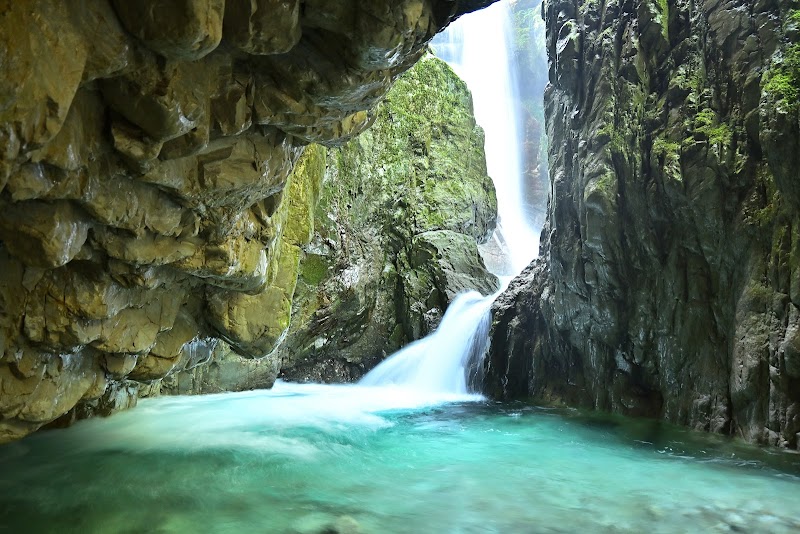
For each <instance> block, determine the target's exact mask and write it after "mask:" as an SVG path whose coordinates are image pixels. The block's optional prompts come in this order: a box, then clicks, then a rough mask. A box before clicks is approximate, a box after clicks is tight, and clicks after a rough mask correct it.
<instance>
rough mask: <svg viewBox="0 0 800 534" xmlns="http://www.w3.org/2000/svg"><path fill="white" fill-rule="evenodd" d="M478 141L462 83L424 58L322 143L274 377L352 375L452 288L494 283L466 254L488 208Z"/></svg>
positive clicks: (481, 232) (397, 341) (419, 326)
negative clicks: (353, 125)
mask: <svg viewBox="0 0 800 534" xmlns="http://www.w3.org/2000/svg"><path fill="white" fill-rule="evenodd" d="M483 142H484V139H483V132H482V130H481V129H480V128H479V127H478V126H477V125H476V124H475V119H474V117H473V115H472V100H471V96H470V93H469V91H468V90H467V87H466V85H465V84H464V82H463V81H461V80H460V79H459V78H458V77H457V76H456V75H455V73H453V71H452V70H451V69H450V67H448V66H447V64H446V63H444V62H443V61H440V60H438V59H436V58H434V57H432V56H427V57H424V58H423V59H422V60H421V61H420V62H419V63H418V64H417V65H416V66H415V67H414V68H412V69H411V70H409V71H408V72H407V73H406V74H404V75H403V76H401V77H400V78H399V79H398V80H397V82H396V84H395V86H394V87H393V88H392V90H391V91H390V92H389V94H388V95H387V97H386V100H385V101H384V103H383V104H381V105H380V106H379V107H378V109H377V117H376V120H375V123H374V124H373V126H372V127H371V128H370V129H369V130H368V131H367V132H365V133H364V134H362V135H361V136H359V137H358V138H357V139H355V140H353V141H351V142H349V143H347V144H346V145H344V146H343V147H341V148H338V149H330V150H329V151H328V156H327V169H326V171H325V181H324V184H323V187H322V192H321V195H320V202H319V205H318V207H317V210H316V212H315V216H314V218H315V228H314V236H313V238H312V241H311V243H310V245H308V246H307V247H305V254H304V258H303V260H302V262H301V265H300V273H301V275H300V280H299V283H298V292H297V296H296V298H295V306H294V312H293V316H292V325H291V327H290V331H289V335H288V337H287V340H286V343H285V346H284V347H282V348H281V349H280V354H281V356H282V357H283V360H284V368H283V373H284V376H286V377H289V378H292V379H300V380H305V379H313V380H339V381H341V380H345V381H347V380H353V379H355V378H358V377H359V376H360V375H361V374H362V373H363V372H364V371H365V370H368V368H369V367H371V366H372V365H374V364H375V363H377V361H379V360H380V359H381V358H383V357H385V356H386V355H388V354H390V353H391V352H393V351H395V350H396V349H398V348H399V347H401V346H402V345H404V344H405V343H407V342H409V341H411V340H414V339H418V338H419V337H421V336H423V335H425V334H426V333H427V332H428V331H429V330H430V329H431V328H432V327H433V326H435V325H436V323H437V322H438V319H439V318H440V317H441V314H442V312H443V310H444V309H445V308H446V306H447V304H448V302H449V300H450V299H451V298H452V297H453V296H454V295H455V294H456V293H457V292H459V291H463V290H465V289H478V290H481V291H483V292H484V293H486V292H491V291H493V290H494V288H495V284H496V280H495V278H494V277H493V276H492V275H490V274H489V273H487V272H486V270H485V268H484V267H483V263H482V261H481V259H480V257H479V255H478V253H477V243H479V242H483V241H485V240H486V239H488V237H489V236H490V235H491V233H492V231H493V229H494V222H495V217H496V200H495V196H494V188H493V185H492V182H491V180H490V179H489V177H488V176H487V175H486V162H485V156H484V152H483Z"/></svg>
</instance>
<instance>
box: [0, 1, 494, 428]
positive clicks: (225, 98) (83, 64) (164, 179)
mask: <svg viewBox="0 0 800 534" xmlns="http://www.w3.org/2000/svg"><path fill="white" fill-rule="evenodd" d="M490 2H491V0H472V1H457V0H456V1H453V0H396V1H391V0H385V1H370V2H357V1H355V0H338V1H331V0H324V1H323V0H305V1H301V0H258V1H250V0H247V1H245V0H227V1H225V0H176V1H165V0H131V1H122V0H119V1H118V0H113V1H108V0H81V1H75V2H61V1H57V0H34V1H30V2H18V1H12V0H3V1H0V147H2V150H1V151H0V273H2V278H0V351H1V352H2V359H0V442H2V441H7V440H10V439H14V438H17V437H20V436H22V435H24V434H26V433H28V432H30V431H32V430H34V429H36V428H38V427H40V426H41V425H43V424H45V423H47V422H49V421H51V420H53V419H54V418H56V417H58V416H60V415H61V414H63V413H65V412H67V411H68V410H70V409H71V408H73V406H75V405H76V404H77V403H79V401H82V402H83V405H84V406H88V405H90V404H93V405H96V406H97V407H98V409H99V410H101V411H108V410H112V409H114V407H119V406H123V405H125V404H127V403H130V402H131V398H132V397H133V396H135V392H136V390H137V388H138V387H139V386H138V385H137V384H138V383H139V382H129V381H126V380H130V379H133V380H135V381H144V382H151V381H153V380H158V379H159V378H160V377H163V376H165V375H167V374H170V373H174V372H176V370H180V369H184V368H197V367H198V366H199V365H201V364H202V363H203V362H204V361H208V359H209V358H210V357H211V356H210V354H217V352H218V350H219V349H218V346H217V344H216V343H217V342H215V341H214V340H223V341H224V343H225V346H228V347H230V349H232V350H233V351H234V352H235V354H236V355H238V356H237V357H241V358H261V357H263V356H265V355H267V354H269V353H270V352H271V351H272V350H273V349H274V347H275V345H276V344H277V343H278V341H279V340H280V339H281V338H282V336H283V334H284V332H285V331H286V328H287V326H288V322H289V314H290V309H291V300H292V295H293V292H294V281H295V278H296V267H297V262H298V259H299V246H300V245H301V244H302V243H301V242H300V241H299V240H298V238H297V235H298V234H292V233H291V232H287V231H286V227H287V223H286V221H288V220H292V219H293V218H294V215H292V214H290V211H292V208H291V206H288V205H287V202H286V197H287V196H288V195H287V194H286V187H287V180H288V177H289V175H290V173H291V170H292V167H293V165H294V163H295V162H296V160H297V158H298V157H299V156H300V154H301V153H302V151H303V146H304V145H305V144H307V143H309V142H319V143H325V144H338V143H341V142H343V141H345V140H347V139H349V138H351V137H353V136H355V135H356V134H358V133H360V132H361V131H363V130H364V129H365V128H366V127H367V126H369V124H370V122H371V119H372V116H371V112H370V110H371V109H372V108H373V106H374V105H375V104H377V103H378V102H379V101H380V100H381V99H382V98H383V95H384V93H385V92H386V91H387V90H388V88H389V87H390V86H391V84H392V82H393V80H394V79H395V78H396V77H397V76H398V75H399V74H400V73H401V72H403V71H404V70H406V69H407V68H408V67H410V66H411V65H412V64H413V63H414V62H415V61H416V60H417V59H418V58H419V57H420V56H421V54H422V53H423V51H424V47H425V44H426V43H427V41H428V40H429V39H430V38H431V37H432V36H433V34H434V33H436V32H437V31H438V30H439V29H441V28H442V27H444V26H445V25H446V24H447V23H448V22H449V21H450V20H451V19H452V18H453V17H455V16H458V15H460V14H461V13H464V12H467V11H470V10H473V9H477V8H479V7H482V5H485V4H487V3H490ZM309 187H312V186H309ZM312 189H313V187H312ZM309 209H310V208H309V207H306V208H305V212H308V211H309ZM300 211H301V212H302V211H303V210H302V209H301V210H300ZM219 343H222V341H220V342H219ZM212 345H213V346H212ZM215 351H217V352H215ZM223 352H225V351H223ZM226 353H228V354H229V353H230V351H229V350H228V351H227V352H226ZM220 358H221V359H222V360H224V359H225V358H226V357H224V356H219V358H218V360H219V359H220ZM220 361H221V360H220ZM223 374H224V373H223ZM196 378H197V377H196ZM198 380H199V382H192V383H187V384H184V388H189V389H192V388H195V386H194V385H192V384H196V383H202V380H201V379H199V378H198ZM178 389H179V390H180V389H181V388H178ZM195 389H202V387H200V386H197V387H196V388H195Z"/></svg>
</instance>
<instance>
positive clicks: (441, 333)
mask: <svg viewBox="0 0 800 534" xmlns="http://www.w3.org/2000/svg"><path fill="white" fill-rule="evenodd" d="M512 32H513V27H512V25H511V16H510V11H509V7H508V2H507V0H501V1H500V2H497V3H495V4H493V5H491V6H489V7H488V8H485V9H482V10H480V11H478V12H476V13H472V14H470V15H465V16H463V17H462V18H460V19H459V20H457V21H456V22H455V23H453V24H452V25H450V26H449V27H448V29H447V30H446V31H445V32H444V33H443V34H442V35H440V36H438V37H437V38H436V39H435V40H434V43H433V47H434V50H435V51H436V53H437V55H438V56H439V57H440V58H442V59H443V60H445V61H446V62H447V63H448V64H450V66H451V67H452V68H453V70H455V71H456V73H457V74H458V75H459V76H460V77H461V78H462V79H463V80H464V81H465V82H466V83H467V86H468V87H469V88H470V91H471V92H472V96H473V107H474V113H475V119H476V121H477V122H478V124H479V125H480V126H481V127H483V129H484V132H485V136H486V141H485V151H486V166H487V170H488V173H489V176H491V177H492V179H493V181H494V185H495V190H496V191H497V204H498V225H497V226H498V227H497V229H496V230H495V233H494V235H493V236H492V239H493V240H494V241H495V242H496V244H497V245H498V248H499V249H500V250H502V252H503V253H504V255H505V256H506V258H505V260H506V263H507V268H506V269H505V272H502V273H498V274H512V275H515V274H517V273H519V272H521V271H522V269H524V268H525V266H527V265H528V263H530V261H531V260H532V259H533V258H534V257H535V256H536V255H537V253H538V250H539V236H538V232H537V231H536V230H535V229H534V228H533V225H532V224H531V220H532V217H531V216H530V215H529V214H527V213H526V209H525V206H524V198H525V195H524V191H523V187H524V177H523V173H522V161H521V160H522V157H521V150H522V135H521V128H520V125H519V116H520V113H519V110H518V109H516V107H515V106H516V105H517V103H518V102H519V98H518V95H517V94H516V91H517V83H516V80H515V79H514V69H513V68H512V67H513V65H512V58H511V56H510V50H511V49H512V48H511V44H510V40H511V37H512ZM508 279H510V278H507V279H506V280H504V284H503V286H504V287H505V285H506V284H507V282H508ZM499 293H500V292H498V293H495V294H494V295H490V296H488V297H483V296H481V295H480V294H479V293H477V292H474V291H473V292H469V293H464V294H462V295H459V296H458V297H457V298H456V299H455V300H454V301H453V302H452V303H451V304H450V306H449V307H448V309H447V313H445V316H444V318H443V319H442V323H441V324H440V325H439V327H438V328H437V329H436V331H435V332H434V333H433V334H431V335H429V336H428V337H426V338H424V339H420V340H419V341H416V342H414V343H412V344H410V345H408V346H407V347H405V348H404V349H402V350H400V351H399V352H397V353H396V354H394V355H393V356H392V357H390V358H389V359H387V360H386V361H384V362H382V363H381V364H380V365H378V366H377V367H376V368H375V369H373V370H372V371H371V372H370V373H369V374H367V375H366V376H365V377H364V378H363V379H362V380H361V381H360V382H359V384H360V385H364V386H387V385H395V386H402V387H405V388H408V389H411V390H414V391H420V392H429V393H453V394H464V393H467V392H469V391H470V388H473V389H474V388H475V386H476V385H477V384H476V383H477V381H478V380H477V378H478V376H477V374H478V373H479V371H480V370H482V368H483V356H484V354H485V353H486V350H487V349H488V335H489V327H490V324H491V306H492V303H493V302H494V300H495V298H496V297H497V295H498V294H499Z"/></svg>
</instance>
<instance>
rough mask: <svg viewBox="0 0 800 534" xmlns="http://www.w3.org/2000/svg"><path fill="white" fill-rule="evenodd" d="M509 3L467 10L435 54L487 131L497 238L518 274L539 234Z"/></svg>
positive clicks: (504, 0) (439, 41) (535, 250)
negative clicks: (529, 201)
mask: <svg viewBox="0 0 800 534" xmlns="http://www.w3.org/2000/svg"><path fill="white" fill-rule="evenodd" d="M512 37H513V26H512V24H511V15H510V8H509V3H508V1H507V0H501V1H500V2H497V3H495V4H492V5H491V6H489V7H487V8H486V9H483V10H481V11H480V12H477V13H474V14H472V15H465V16H463V17H461V18H460V19H458V20H457V21H456V22H454V23H453V24H451V25H450V26H449V27H448V28H447V30H445V31H444V32H443V33H442V34H440V35H439V36H437V38H436V39H434V41H433V48H434V50H435V52H436V54H437V55H438V56H439V57H441V58H442V59H444V60H445V61H446V62H447V63H449V64H450V66H451V67H453V70H455V71H456V73H457V74H458V75H459V76H460V77H461V78H462V79H463V80H464V81H465V82H466V83H467V86H468V87H469V88H470V90H471V91H472V95H473V105H474V110H475V118H476V120H477V122H478V124H479V125H480V126H481V127H483V129H484V131H485V133H486V166H487V169H488V172H489V176H491V177H492V179H493V180H494V185H495V190H496V191H497V206H498V225H497V230H496V231H495V235H494V236H493V239H495V240H497V242H498V243H499V244H500V245H501V246H502V248H503V249H504V251H505V253H506V256H507V261H508V264H509V267H510V269H508V272H506V273H503V274H512V275H513V274H517V273H519V272H520V271H522V269H524V268H525V266H526V265H527V264H528V263H530V261H531V260H532V259H533V258H534V257H536V255H537V254H538V250H539V235H538V231H537V229H535V228H534V227H533V225H532V217H531V216H530V214H528V213H526V209H525V203H524V198H525V194H524V190H523V187H524V177H523V171H522V161H521V160H522V157H521V155H522V145H523V141H522V139H523V136H522V128H521V125H520V120H519V117H520V113H519V112H518V110H517V109H516V107H515V106H517V105H518V102H519V98H518V95H517V93H518V84H517V81H516V79H515V74H514V68H513V57H512V54H511V52H510V51H511V50H512V46H511V40H512Z"/></svg>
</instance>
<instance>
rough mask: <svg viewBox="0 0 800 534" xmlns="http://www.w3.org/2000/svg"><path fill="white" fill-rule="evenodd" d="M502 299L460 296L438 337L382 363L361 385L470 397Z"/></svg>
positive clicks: (435, 336) (452, 305)
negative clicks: (494, 311) (494, 312)
mask: <svg viewBox="0 0 800 534" xmlns="http://www.w3.org/2000/svg"><path fill="white" fill-rule="evenodd" d="M498 294H499V293H495V294H493V295H490V296H488V297H485V296H483V295H481V294H480V293H478V292H477V291H469V292H466V293H462V294H460V295H458V296H457V297H456V299H455V300H454V301H453V302H452V303H451V304H450V306H449V307H448V308H447V312H446V313H445V315H444V317H443V318H442V322H441V324H440V325H439V327H438V328H437V329H436V331H435V332H433V333H432V334H430V335H429V336H427V337H425V338H423V339H420V340H418V341H415V342H414V343H411V344H409V345H408V346H406V347H405V348H403V349H402V350H400V351H398V352H397V353H396V354H394V355H393V356H391V357H390V358H388V359H387V360H385V361H383V362H382V363H381V364H380V365H378V366H377V367H376V368H375V369H373V370H372V371H370V372H369V373H368V374H367V375H366V376H365V377H364V378H362V379H361V381H360V382H359V384H361V385H364V386H388V385H395V386H403V387H407V388H409V389H412V390H418V391H427V392H436V393H453V394H466V393H469V392H470V390H471V389H474V387H475V383H474V379H475V378H476V377H477V376H478V375H479V371H480V369H481V368H482V367H483V357H484V355H485V354H486V349H487V348H488V341H489V326H490V325H491V306H492V303H493V302H494V300H495V298H496V297H497V295H498ZM471 379H473V380H471ZM471 386H472V387H471Z"/></svg>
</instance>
